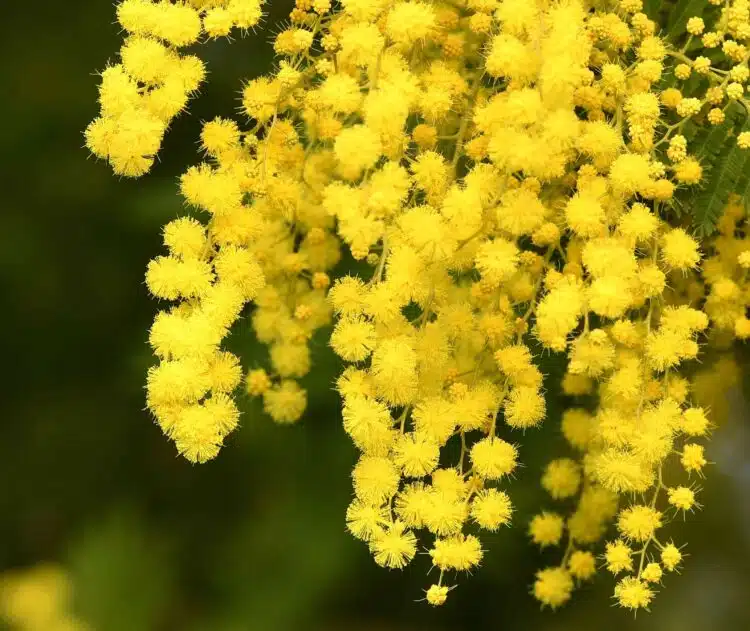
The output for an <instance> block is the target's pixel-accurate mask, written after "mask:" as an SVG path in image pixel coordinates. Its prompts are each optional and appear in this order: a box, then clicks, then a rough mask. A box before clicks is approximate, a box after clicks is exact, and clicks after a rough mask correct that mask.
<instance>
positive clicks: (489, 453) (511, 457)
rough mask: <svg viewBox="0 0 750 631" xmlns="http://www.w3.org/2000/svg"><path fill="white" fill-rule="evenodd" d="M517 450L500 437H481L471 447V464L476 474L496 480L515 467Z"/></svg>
mask: <svg viewBox="0 0 750 631" xmlns="http://www.w3.org/2000/svg"><path fill="white" fill-rule="evenodd" d="M517 457H518V450H517V449H516V448H515V447H514V446H513V445H511V444H510V443H508V442H506V441H504V440H502V439H500V438H494V437H490V438H483V439H482V440H480V441H478V442H476V443H474V446H473V447H472V448H471V464H472V465H473V467H474V472H475V473H477V475H480V476H481V477H483V478H485V479H487V480H497V479H499V478H501V477H503V476H504V475H509V474H510V473H512V472H513V470H514V469H515V468H516V460H517Z"/></svg>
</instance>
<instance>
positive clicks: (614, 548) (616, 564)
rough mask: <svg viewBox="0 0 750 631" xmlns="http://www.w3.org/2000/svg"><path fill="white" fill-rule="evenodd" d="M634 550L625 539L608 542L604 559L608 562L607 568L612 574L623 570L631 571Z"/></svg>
mask: <svg viewBox="0 0 750 631" xmlns="http://www.w3.org/2000/svg"><path fill="white" fill-rule="evenodd" d="M632 557H633V551H632V550H631V549H630V548H629V547H628V545H627V544H626V543H625V542H624V541H619V540H618V541H615V542H614V543H608V544H607V549H606V552H605V553H604V560H605V561H606V563H607V569H608V570H609V571H610V572H612V574H618V573H620V572H622V571H623V570H627V571H630V570H632V569H633V558H632Z"/></svg>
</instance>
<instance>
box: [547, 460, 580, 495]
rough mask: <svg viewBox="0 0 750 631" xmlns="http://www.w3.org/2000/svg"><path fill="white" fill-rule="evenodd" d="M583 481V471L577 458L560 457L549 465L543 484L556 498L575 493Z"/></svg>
mask: <svg viewBox="0 0 750 631" xmlns="http://www.w3.org/2000/svg"><path fill="white" fill-rule="evenodd" d="M580 483H581V472H580V468H579V466H578V464H577V463H576V461H575V460H571V459H570V458H558V459H557V460H553V461H552V462H550V463H549V464H548V465H547V468H546V469H545V470H544V475H543V476H542V486H543V487H544V488H545V490H546V491H547V492H548V493H549V494H550V495H551V496H552V497H553V498H554V499H564V498H566V497H571V496H572V495H575V493H576V491H577V490H578V486H579V484H580Z"/></svg>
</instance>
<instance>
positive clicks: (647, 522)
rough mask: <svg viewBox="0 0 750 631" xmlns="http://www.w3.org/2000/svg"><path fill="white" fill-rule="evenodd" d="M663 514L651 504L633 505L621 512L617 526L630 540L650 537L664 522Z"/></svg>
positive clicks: (645, 539) (642, 539) (638, 540)
mask: <svg viewBox="0 0 750 631" xmlns="http://www.w3.org/2000/svg"><path fill="white" fill-rule="evenodd" d="M661 520H662V514H661V513H660V512H659V511H657V510H655V509H653V508H651V507H650V506H643V505H639V506H631V507H630V508H626V509H625V510H624V511H622V512H621V513H620V516H619V517H618V520H617V528H618V529H619V530H620V533H621V534H622V535H623V536H624V537H626V538H627V539H628V540H630V541H637V542H644V541H647V540H648V539H650V538H651V537H652V536H653V535H654V533H655V532H656V529H657V528H659V527H660V526H661V524H662V521H661Z"/></svg>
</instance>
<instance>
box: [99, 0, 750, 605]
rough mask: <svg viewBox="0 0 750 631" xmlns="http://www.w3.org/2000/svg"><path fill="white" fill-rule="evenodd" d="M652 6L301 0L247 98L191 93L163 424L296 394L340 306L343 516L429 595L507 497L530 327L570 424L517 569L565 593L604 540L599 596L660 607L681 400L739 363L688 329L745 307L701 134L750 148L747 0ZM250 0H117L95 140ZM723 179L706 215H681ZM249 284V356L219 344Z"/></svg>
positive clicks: (113, 153) (693, 493) (162, 282)
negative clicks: (249, 360)
mask: <svg viewBox="0 0 750 631" xmlns="http://www.w3.org/2000/svg"><path fill="white" fill-rule="evenodd" d="M643 8H644V7H643V3H642V2H641V0H621V1H619V2H597V1H584V0H460V1H459V0H456V1H445V2H428V1H421V0H341V1H340V2H331V1H330V0H297V2H296V5H295V8H294V10H293V11H292V13H291V15H290V22H289V25H288V26H287V27H284V28H283V29H282V30H280V32H278V34H277V35H276V36H275V39H274V49H275V51H276V53H277V55H278V65H277V67H276V69H275V71H274V72H272V73H270V74H268V75H266V76H262V77H257V78H252V79H250V80H249V81H248V82H247V83H246V84H245V85H244V86H243V88H242V95H241V96H242V110H243V111H242V115H241V116H240V117H239V120H237V121H234V120H229V119H223V118H217V119H215V120H212V121H209V122H207V123H205V124H204V126H203V131H202V133H201V139H200V140H201V148H202V151H203V154H204V158H203V161H202V162H200V163H198V164H196V165H194V166H191V167H190V168H189V169H188V170H187V171H186V172H185V174H184V175H183V176H182V177H181V179H180V192H181V195H182V196H183V198H184V199H185V201H186V203H187V205H188V207H189V208H190V213H189V214H187V215H186V216H184V217H181V218H179V219H176V220H174V221H172V222H170V223H169V224H167V226H165V228H164V244H165V247H166V253H165V254H163V255H161V256H157V257H156V258H155V259H154V260H153V261H152V262H151V263H150V264H149V266H148V270H147V273H146V282H147V285H148V288H149V290H150V292H151V293H152V294H153V295H154V296H155V297H156V298H159V299H163V300H166V301H169V302H168V305H169V306H167V307H166V308H165V309H164V310H162V311H160V312H159V313H158V314H157V316H156V318H155V321H154V324H153V327H152V328H151V331H150V337H149V339H150V343H151V346H152V347H153V349H154V352H155V354H156V356H157V357H158V359H159V362H158V364H157V365H156V366H155V367H154V368H152V369H151V370H150V371H149V374H148V380H147V381H148V383H147V399H148V406H149V409H150V410H151V412H152V413H153V414H154V416H155V418H156V419H157V421H158V423H159V425H160V426H161V427H162V429H163V430H164V432H165V433H166V434H167V435H168V436H169V437H170V438H171V439H173V440H174V442H175V444H176V446H177V449H178V451H179V452H180V453H182V454H183V455H185V456H186V457H187V458H188V459H189V460H191V461H194V462H203V461H205V460H208V459H210V458H213V457H214V456H215V455H216V454H217V453H218V451H219V449H220V448H221V446H222V444H223V441H224V439H225V437H226V436H227V435H228V434H229V433H230V432H231V431H232V430H233V429H235V427H236V426H237V424H238V419H239V411H238V408H237V405H236V403H235V401H234V398H233V397H234V396H236V395H237V394H238V393H239V392H240V391H241V389H244V391H245V392H246V393H249V394H250V395H253V396H259V397H262V400H263V405H264V409H265V410H266V412H267V413H268V415H269V416H270V417H271V418H273V419H274V420H275V421H277V422H279V423H293V422H296V421H297V420H299V419H300V418H301V417H302V415H303V413H304V411H305V407H306V401H307V395H306V392H305V390H304V388H303V387H302V386H301V385H300V384H299V381H298V380H299V379H300V378H303V377H305V375H306V374H308V373H309V371H310V369H311V354H310V348H309V342H310V339H311V337H312V336H313V334H314V333H315V332H316V331H317V330H318V329H321V328H322V327H325V326H326V325H329V324H331V323H333V330H332V333H331V336H330V345H331V347H332V349H333V350H334V352H335V353H336V354H337V355H338V356H340V357H341V358H342V359H343V360H344V361H345V362H346V364H347V367H346V368H345V369H344V371H343V373H342V374H341V375H340V377H339V378H338V380H337V382H336V388H337V390H338V392H339V394H340V395H341V399H342V412H341V416H342V419H343V429H344V431H345V432H346V433H347V434H348V435H349V437H350V438H351V440H352V441H353V442H354V444H355V445H356V447H357V448H358V450H359V452H360V456H359V460H358V462H357V463H356V465H355V467H354V470H353V472H352V481H353V499H352V502H351V504H350V506H349V508H348V510H347V511H346V524H347V527H348V529H349V531H350V532H351V534H352V535H353V536H354V537H356V538H358V539H360V540H362V541H363V542H364V543H365V544H366V545H367V546H368V547H369V550H370V552H371V553H372V555H373V558H374V560H375V562H376V563H378V564H379V565H381V566H383V567H386V568H393V569H400V568H403V567H405V566H406V565H407V564H410V563H412V562H417V561H416V560H417V558H418V556H417V553H418V552H420V551H422V552H425V555H424V556H425V557H426V558H427V566H428V567H427V568H426V569H429V566H431V567H433V568H435V570H436V571H435V572H434V573H432V574H431V576H432V577H433V578H434V580H433V582H432V584H430V585H429V586H428V587H427V588H426V591H425V599H426V601H427V602H428V603H430V604H431V605H440V604H442V603H443V602H445V600H446V598H447V597H448V593H449V591H450V590H451V589H452V588H453V586H454V585H455V581H456V579H457V577H460V576H461V575H462V574H464V573H466V572H470V571H473V570H474V569H475V568H476V567H477V566H478V565H480V564H481V561H482V558H483V555H484V554H485V550H484V548H483V545H482V539H481V537H482V533H483V532H485V531H496V530H498V529H499V528H500V527H501V526H504V525H507V524H510V523H511V521H512V520H513V521H516V522H523V521H525V520H524V518H523V517H520V518H519V517H517V516H516V518H515V520H514V519H513V512H514V511H513V504H512V500H511V496H510V495H509V488H508V487H509V482H510V480H511V478H512V477H513V475H514V472H516V470H517V467H518V465H519V463H520V462H521V461H522V459H523V444H522V443H523V442H526V441H533V440H534V435H535V433H536V432H537V431H538V428H539V427H540V426H541V425H542V423H543V422H544V420H545V417H546V400H545V396H546V394H545V393H546V389H547V388H548V387H549V384H546V383H545V378H544V375H543V369H544V361H543V359H544V356H545V355H548V354H550V353H558V354H563V355H564V356H565V357H566V361H567V369H566V372H565V375H564V378H563V380H562V384H561V388H562V390H563V391H564V393H565V396H566V406H567V409H566V411H565V413H564V415H563V417H562V427H561V428H559V429H561V431H562V433H563V434H564V436H565V437H566V439H567V442H568V443H569V445H570V450H569V452H568V453H567V454H558V455H556V456H555V457H554V458H552V459H551V460H550V462H549V465H548V466H547V468H546V469H545V470H544V471H543V472H541V475H540V477H541V485H542V487H543V489H544V490H545V493H546V494H547V495H548V496H549V501H550V504H549V506H545V508H544V510H542V511H540V512H539V514H537V515H535V516H533V517H532V518H531V520H530V521H529V522H528V532H529V536H530V538H531V540H532V541H533V542H534V543H535V544H537V545H539V546H541V547H548V546H561V554H560V557H559V563H558V564H557V565H553V566H549V567H546V568H544V569H541V570H540V571H539V572H538V574H537V576H536V580H535V581H534V582H533V587H532V592H533V594H534V596H535V597H536V598H537V599H538V600H539V601H540V602H541V603H542V604H543V605H545V606H550V607H552V608H556V607H559V606H560V605H562V604H564V603H565V602H567V600H568V599H569V598H570V596H571V593H572V592H573V591H574V589H575V588H576V586H577V585H579V584H580V583H581V582H583V581H587V580H589V579H591V578H592V577H593V576H594V575H595V574H596V573H597V571H599V570H600V569H601V568H606V571H608V572H610V573H611V574H613V575H615V579H616V583H615V586H614V598H615V600H616V602H617V603H618V604H619V605H621V606H623V607H626V608H629V609H633V610H637V609H641V608H648V606H649V605H650V603H651V601H652V599H653V597H654V595H655V593H656V592H657V591H658V588H659V586H660V585H661V583H662V580H663V577H664V575H665V574H668V573H670V572H674V571H676V570H678V569H679V568H680V567H681V566H682V562H683V557H684V554H685V552H684V548H683V545H684V544H683V543H682V542H680V541H679V535H678V533H674V536H675V537H676V538H675V539H673V538H671V536H672V530H671V529H668V527H667V526H668V523H669V522H671V521H672V520H673V518H674V517H675V516H679V517H680V518H681V517H682V515H684V514H685V513H689V512H693V511H694V510H695V509H697V508H699V507H700V502H699V491H700V488H699V484H698V482H699V480H700V477H701V476H702V475H703V471H704V469H705V467H706V466H707V464H708V461H707V458H706V453H705V446H704V442H705V438H706V437H707V436H708V434H709V433H710V430H711V428H712V427H713V423H714V422H713V421H712V420H711V419H710V418H709V415H708V412H709V408H708V407H707V406H706V405H702V404H701V401H707V400H710V399H711V395H712V393H713V395H714V399H715V398H716V396H715V394H716V393H717V392H721V389H722V388H723V387H725V386H726V385H727V384H729V383H731V379H723V380H722V379H719V380H716V379H712V376H711V375H712V374H714V375H715V374H716V373H715V372H714V373H710V372H703V373H701V372H696V369H695V367H694V366H693V364H694V363H695V362H694V360H695V359H696V358H698V357H699V356H700V355H701V354H702V353H704V351H705V349H706V348H707V346H709V345H711V346H712V347H713V348H714V349H715V351H716V353H718V354H719V355H721V354H722V353H724V357H725V359H721V357H719V359H717V360H716V362H717V364H716V366H721V367H722V368H721V370H722V371H723V372H722V374H724V375H728V374H734V373H735V372H736V370H735V368H734V367H733V364H732V363H731V360H730V359H728V357H729V356H728V355H727V353H728V351H727V349H728V348H729V347H730V344H731V342H732V340H733V339H735V338H736V339H739V340H744V339H746V338H748V337H750V319H748V318H747V315H746V314H747V307H748V302H750V292H749V291H748V286H747V282H748V278H747V276H748V274H747V270H748V268H750V242H746V234H745V230H746V220H747V219H746V214H745V211H744V200H743V199H742V198H741V197H738V196H735V197H732V198H729V196H728V194H725V191H724V189H725V188H726V183H725V182H724V181H723V180H722V181H719V184H717V185H716V186H714V180H711V179H710V178H711V177H714V176H713V174H712V172H711V169H710V165H709V164H707V160H708V157H712V158H716V155H715V154H717V153H718V150H716V149H715V147H716V145H718V146H719V149H721V150H722V151H724V152H725V153H726V152H727V151H731V152H735V151H739V152H742V151H744V150H746V149H748V148H750V131H744V129H743V125H744V123H743V121H746V120H747V118H748V110H750V102H749V101H748V100H747V99H746V97H745V91H746V84H747V81H748V79H749V78H750V71H749V70H748V58H749V57H750V52H748V50H747V47H746V46H747V43H748V40H750V3H749V2H747V1H745V0H735V1H729V2H723V1H721V2H714V1H713V0H712V1H711V2H706V3H704V6H703V7H702V9H701V11H702V13H701V15H692V16H688V17H687V18H686V19H685V20H683V21H682V22H679V24H678V27H674V25H672V26H670V30H669V32H668V33H667V32H665V31H664V28H663V27H662V25H661V24H659V23H657V22H656V21H655V19H656V18H657V17H658V16H650V15H647V14H645V13H644V12H643ZM261 9H262V7H261V6H260V4H259V3H258V2H257V1H252V0H206V1H202V2H201V1H193V2H167V1H160V2H151V1H150V0H123V2H121V3H120V4H119V5H118V9H117V15H118V19H119V21H120V24H121V25H122V27H123V29H124V31H125V33H126V39H125V42H124V44H123V48H122V50H121V52H120V58H119V60H118V62H117V63H114V64H112V65H110V66H108V67H107V68H106V69H105V70H104V71H103V72H102V82H101V87H100V103H101V116H100V117H99V118H97V119H96V120H95V121H94V122H93V123H92V124H91V125H90V126H89V128H88V129H87V130H86V141H87V146H88V147H89V149H90V150H91V151H92V152H93V153H94V154H95V155H96V156H98V157H100V158H103V159H106V160H108V161H109V163H110V164H111V165H112V167H113V169H114V170H115V172H116V173H119V174H122V175H128V176H137V175H141V174H143V173H145V172H146V171H148V170H149V168H150V167H151V164H152V163H153V161H154V157H155V155H156V153H157V151H158V149H159V146H160V143H161V140H162V137H163V135H164V133H165V131H166V130H167V127H168V125H169V123H170V121H171V120H172V119H173V118H174V117H175V116H176V115H178V114H179V113H180V112H181V111H183V110H184V109H185V106H186V103H187V101H188V98H189V97H190V96H191V94H192V93H194V92H195V91H196V90H197V88H198V86H199V85H200V83H201V81H202V80H203V78H204V75H205V68H204V66H203V64H202V62H201V61H200V60H199V59H198V58H197V57H194V56H191V55H186V54H184V53H182V52H180V48H182V47H184V46H187V45H190V44H193V43H195V42H197V41H203V40H206V39H211V38H215V37H223V36H229V35H230V34H232V33H234V32H235V31H242V30H244V29H248V28H251V27H254V26H256V25H257V24H258V23H259V21H260V19H261V17H262V11H261ZM704 14H705V15H704ZM688 18H689V19H688ZM704 18H705V19H704ZM680 19H682V18H680ZM711 152H713V153H711ZM709 154H710V155H709ZM735 170H736V169H735ZM714 171H715V173H716V174H718V176H726V177H725V179H726V178H728V177H729V176H730V175H732V173H733V171H732V169H729V168H727V169H714ZM731 183H732V186H733V187H734V188H736V190H737V192H738V193H740V194H741V193H742V189H743V187H745V188H746V187H747V186H748V182H746V181H742V176H738V177H735V179H734V180H732V182H731ZM720 185H721V186H720ZM722 186H723V188H722ZM704 189H705V191H706V194H709V195H711V199H710V200H709V201H710V203H711V204H712V206H709V205H708V202H706V203H705V204H704V203H703V202H702V201H701V200H702V199H703V197H701V196H699V193H700V191H702V190H704ZM722 195H723V197H722ZM717 200H718V202H717ZM717 203H720V205H721V211H723V214H722V212H721V211H719V213H718V214H719V215H720V217H717V218H716V219H717V221H716V228H717V229H718V235H717V236H710V237H709V236H708V233H709V232H710V231H711V230H710V228H712V227H713V226H710V227H709V229H705V227H704V229H703V232H702V233H701V232H697V231H696V230H694V228H693V225H691V217H698V216H704V215H705V216H706V217H707V218H710V217H711V212H714V211H710V212H709V210H706V208H713V206H715V205H716V204H717ZM698 235H701V238H699V236H698ZM342 257H344V259H343V260H344V261H347V260H348V261H349V262H351V261H352V260H354V261H357V262H359V263H358V265H357V266H356V267H357V269H358V270H360V271H359V272H358V273H356V274H354V273H349V274H347V273H341V272H340V271H339V270H341V269H342V265H341V264H340V262H341V261H342ZM350 267H351V266H350ZM243 314H244V315H247V316H248V317H249V318H250V320H251V322H252V327H253V330H254V333H255V335H256V337H257V339H258V340H260V341H262V342H263V343H265V344H267V345H268V347H269V358H270V364H269V365H268V366H266V367H259V366H255V365H253V366H245V367H244V369H243V368H242V367H241V363H240V359H239V358H238V357H236V356H234V355H232V354H231V353H229V352H228V351H226V350H224V349H223V348H222V342H223V340H224V339H225V338H226V336H227V334H228V333H229V331H230V329H231V327H232V326H233V324H234V323H235V322H236V321H237V320H238V319H239V318H240V317H242V316H243ZM722 362H723V363H722ZM243 375H244V385H243V386H242V388H241V387H240V384H241V382H243ZM734 378H735V379H736V376H735V377H734ZM719 398H720V397H719ZM667 531H669V534H668V535H667V534H664V533H666V532H667Z"/></svg>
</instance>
